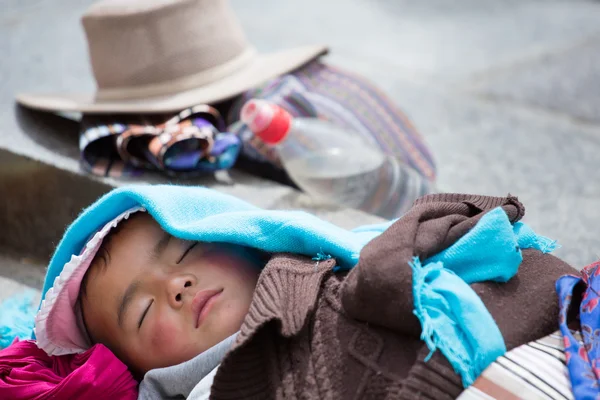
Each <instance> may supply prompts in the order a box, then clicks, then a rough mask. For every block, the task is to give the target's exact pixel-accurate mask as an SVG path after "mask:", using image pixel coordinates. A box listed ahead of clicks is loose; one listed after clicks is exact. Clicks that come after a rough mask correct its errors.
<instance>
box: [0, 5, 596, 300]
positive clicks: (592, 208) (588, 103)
mask: <svg viewBox="0 0 600 400" xmlns="http://www.w3.org/2000/svg"><path fill="white" fill-rule="evenodd" d="M90 3H91V1H90V0H85V1H82V0H52V1H50V0H4V1H3V2H2V12H1V13H0V54H3V55H4V57H3V61H2V62H0V190H1V189H4V192H2V193H0V210H4V209H6V210H8V209H9V208H8V207H7V206H6V204H8V203H9V200H8V198H10V193H7V192H13V186H12V185H17V184H18V182H19V181H25V180H27V179H30V180H31V182H39V183H42V182H51V184H50V183H46V184H45V185H40V187H38V186H37V185H34V184H29V185H26V187H28V188H29V189H28V190H27V191H26V193H24V192H25V191H24V190H23V189H21V191H20V192H19V191H16V190H15V193H19V195H20V196H22V197H23V198H26V199H30V202H27V201H25V202H23V203H22V204H21V207H20V208H19V207H17V209H18V210H19V211H18V212H19V213H20V214H19V215H29V217H28V218H30V219H31V221H30V222H28V223H27V226H26V227H25V232H21V236H19V237H20V238H22V237H28V236H27V235H29V238H30V240H31V243H36V244H40V246H41V248H44V247H43V245H44V243H46V246H48V243H51V244H54V243H53V241H55V240H56V237H57V236H58V235H59V234H60V233H59V232H60V231H61V230H62V229H64V224H66V223H67V221H68V220H69V219H70V218H72V217H73V215H75V214H76V212H77V210H78V209H79V208H80V207H82V206H83V205H84V204H86V203H87V202H88V201H89V199H90V198H93V197H94V196H96V194H97V193H100V192H102V191H105V190H107V189H108V188H109V187H110V186H113V185H118V184H122V182H114V181H111V180H108V179H107V180H98V179H93V178H89V177H84V176H81V172H80V170H79V166H78V162H77V157H78V155H77V126H76V124H74V123H71V122H69V121H64V120H59V119H58V118H56V117H54V116H51V115H46V114H43V113H38V112H32V111H29V110H24V109H19V108H15V107H14V104H13V94H14V93H15V92H16V91H34V90H38V91H44V90H46V91H92V90H93V88H94V84H93V81H92V78H91V74H90V69H89V66H88V64H87V59H86V49H85V42H84V38H83V34H82V30H81V28H80V26H79V22H78V18H79V16H80V15H81V13H82V12H83V10H84V9H85V8H86V7H87V5H88V4H90ZM232 4H233V6H234V8H235V10H236V11H237V13H238V15H239V17H240V19H241V21H242V23H243V25H244V27H245V28H246V31H247V34H248V36H249V38H250V39H251V41H252V42H253V43H255V45H256V46H257V47H258V48H259V49H260V50H263V51H269V50H276V49H280V48H284V47H289V46H292V45H296V44H306V43H315V42H323V43H327V44H329V45H330V46H331V54H330V55H329V56H328V60H329V62H331V63H334V64H336V65H339V66H343V67H346V68H347V69H350V70H354V71H356V72H359V73H362V74H364V75H366V76H367V77H369V78H370V79H372V80H373V81H375V82H377V83H378V84H379V85H381V87H382V88H383V89H384V90H385V91H386V92H387V93H388V94H389V95H390V96H391V97H392V98H393V99H394V100H395V101H396V102H397V103H398V104H399V105H400V107H402V108H403V109H404V110H405V111H406V112H407V114H408V115H409V116H410V117H411V118H412V120H413V122H414V123H415V125H416V126H417V128H418V129H419V130H420V131H421V132H422V133H423V135H424V136H425V138H426V141H427V143H428V144H429V145H430V146H431V148H432V151H433V154H434V156H435V157H436V160H437V165H438V170H439V179H438V188H439V190H443V191H466V192H477V193H485V194H497V195H504V194H506V193H508V192H511V193H513V194H516V195H518V196H519V197H520V198H521V199H522V200H523V202H524V203H525V205H526V206H527V215H526V221H527V222H528V223H529V224H530V225H532V226H533V227H534V228H535V229H536V230H537V231H538V232H539V233H542V234H545V235H547V236H550V237H552V238H554V239H557V240H559V242H560V243H561V244H562V245H563V248H562V249H560V250H559V252H558V254H559V255H560V256H562V257H564V258H565V259H566V260H567V261H569V262H570V263H572V264H573V265H574V266H583V265H584V264H586V263H589V262H591V261H593V260H594V259H596V258H597V257H598V255H600V249H599V250H596V248H598V245H597V244H596V242H597V240H596V237H597V236H600V223H599V222H600V207H597V206H596V203H597V202H596V201H595V200H596V198H597V197H599V196H600V185H598V184H597V183H596V180H597V178H598V175H599V174H598V172H597V168H596V165H597V164H598V163H597V162H596V160H597V159H598V157H597V156H596V154H600V114H599V113H598V111H600V52H599V51H598V50H600V24H599V23H598V21H599V20H600V2H598V1H591V0H589V1H584V0H561V1H552V0H502V1H500V0H455V1H448V0H423V1H420V2H414V1H408V0H372V1H365V0H327V1H317V0H302V1H300V0H287V1H277V0H259V1H248V0H232ZM8 153H14V154H18V155H21V156H23V157H25V158H20V157H15V156H11V157H10V160H12V161H11V162H10V163H9V162H7V161H6V160H7V159H9V157H8V155H7V154H8ZM28 159H34V160H38V162H33V161H28ZM3 160H4V161H3ZM32 177H34V178H35V180H33V179H34V178H32ZM50 177H51V178H50ZM234 178H235V181H236V184H234V185H227V184H224V183H220V182H216V181H214V180H196V181H193V182H187V183H201V184H208V185H209V186H213V187H216V188H218V189H219V190H223V191H226V192H228V193H232V194H235V195H238V196H240V197H242V198H245V199H246V200H248V201H250V202H253V203H255V204H257V205H260V206H263V207H270V208H286V207H287V208H289V207H294V208H305V209H308V210H311V211H314V212H316V213H317V214H319V215H321V216H322V217H323V218H326V219H329V220H331V221H333V222H335V223H338V224H341V225H343V226H347V227H352V226H356V225H359V224H361V223H365V222H369V221H374V220H375V218H373V217H370V216H367V215H365V214H362V213H359V212H355V211H349V210H342V209H338V208H331V207H329V208H326V207H324V206H323V205H319V204H315V203H313V202H312V201H311V200H309V199H307V198H306V197H305V196H303V195H300V194H298V193H297V192H294V191H292V190H291V189H289V188H286V187H281V186H279V185H276V184H273V183H270V182H266V181H263V180H260V179H257V178H253V177H251V176H248V175H245V174H239V173H236V174H235V175H234ZM2 179H4V180H5V182H6V181H10V182H11V184H10V185H8V184H6V183H3V182H2ZM149 180H150V181H154V182H155V181H164V178H160V177H150V178H149ZM15 182H17V183H15ZM73 185H77V186H76V187H74V186H73ZM82 185H86V186H85V189H77V188H79V187H83V186H82ZM7 188H10V190H8V189H7ZM57 188H58V189H57ZM59 194H62V196H60V197H59ZM68 196H71V197H70V198H71V200H65V199H66V198H67V197H68ZM62 201H67V202H68V203H69V205H68V206H67V207H66V208H65V209H64V210H62V212H61V213H58V214H59V215H54V216H52V218H49V219H50V220H51V221H50V222H51V224H49V228H48V229H49V230H50V231H49V232H50V233H49V234H43V233H42V232H43V229H40V226H43V224H41V223H40V222H39V221H44V220H45V218H46V217H47V216H48V212H49V211H48V210H53V209H55V208H53V207H61V204H62ZM14 202H15V200H14V198H13V200H12V201H11V204H13V208H12V210H14V209H15V208H14ZM31 204H34V206H31ZM49 204H50V205H52V206H48V205H49ZM54 205H55V206H54ZM30 209H33V211H31V213H30V212H28V210H30ZM31 214H35V215H34V216H31ZM0 223H2V224H4V226H5V227H7V226H8V228H5V230H4V231H5V232H10V231H12V230H15V231H19V229H22V227H21V228H18V227H17V225H18V222H17V221H15V220H14V219H10V218H9V216H8V215H6V213H4V215H3V214H2V213H0ZM27 229H29V233H27ZM49 237H50V238H52V239H51V240H50V239H49ZM7 238H8V239H7ZM3 239H4V243H3V242H2V240H3ZM7 243H10V244H11V245H10V246H7ZM19 243H21V241H20V240H17V239H16V236H12V235H6V234H5V235H2V234H0V249H1V248H2V246H3V245H4V248H6V247H11V248H12V247H13V246H15V245H18V244H19ZM30 247H34V248H38V246H37V245H35V246H30ZM21 248H23V249H25V250H23V251H24V252H26V251H29V250H27V248H28V246H26V245H24V246H21ZM44 251H46V250H44ZM44 251H39V253H44ZM0 252H1V250H0ZM26 255H27V254H20V255H14V256H11V257H12V258H11V260H13V261H11V262H10V263H9V262H4V263H3V262H2V260H1V259H0V271H2V270H3V269H4V270H5V271H8V270H9V268H8V267H6V268H4V267H2V265H8V264H11V265H13V267H12V268H14V265H15V263H17V264H19V265H22V268H24V269H27V268H30V269H36V268H37V269H38V270H39V267H35V265H39V264H43V263H44V262H45V261H44V259H45V258H46V257H47V256H48V255H47V254H45V253H44V254H36V257H37V258H35V259H36V260H37V261H35V262H27V261H23V257H25V260H27V259H28V258H27V257H26ZM15 260H16V261H15ZM0 275H2V276H3V277H6V276H10V273H8V272H2V273H0ZM26 275H27V274H26ZM34 275H35V274H34ZM15 280H21V281H24V280H23V279H21V278H19V277H15ZM3 282H6V280H1V281H0V292H2V286H3V285H5V284H3ZM30 282H33V281H30Z"/></svg>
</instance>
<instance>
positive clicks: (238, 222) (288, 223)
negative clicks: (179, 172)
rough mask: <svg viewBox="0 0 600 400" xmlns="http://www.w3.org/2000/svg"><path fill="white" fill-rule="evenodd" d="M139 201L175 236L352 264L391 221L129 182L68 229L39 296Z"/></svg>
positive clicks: (195, 189)
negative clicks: (343, 220)
mask: <svg viewBox="0 0 600 400" xmlns="http://www.w3.org/2000/svg"><path fill="white" fill-rule="evenodd" d="M139 205H141V206H143V207H145V208H146V210H147V211H148V212H149V213H150V214H151V215H152V216H153V217H154V219H156V220H157V221H158V223H159V224H160V225H161V226H162V227H163V229H165V230H166V231H167V232H168V233H170V234H172V235H173V236H175V237H178V238H182V239H186V240H198V241H202V242H223V243H231V244H236V245H243V246H247V247H252V248H256V249H260V250H263V251H266V252H272V253H284V252H289V253H297V254H303V255H307V256H317V255H318V254H326V255H329V256H332V257H335V258H336V260H337V262H338V263H339V265H340V266H342V267H346V268H351V267H353V266H354V265H355V264H356V263H357V262H358V257H359V253H360V250H361V249H362V247H363V246H364V245H365V244H366V243H367V242H369V241H370V240H371V239H373V238H374V237H375V236H377V235H378V234H379V233H381V232H382V230H384V228H385V227H386V226H389V224H391V222H390V223H388V224H384V225H377V226H374V227H373V228H372V229H366V230H361V231H360V232H351V231H348V230H346V229H342V228H340V227H337V226H335V225H333V224H330V223H328V222H325V221H323V220H321V219H319V218H317V217H315V216H314V215H311V214H308V213H305V212H300V211H270V210H263V209H260V208H258V207H255V206H253V205H250V204H248V203H246V202H244V201H242V200H240V199H238V198H235V197H232V196H229V195H226V194H223V193H220V192H217V191H214V190H211V189H206V188H203V187H197V186H172V185H152V186H150V185H133V186H127V187H123V188H120V189H116V190H113V191H111V192H110V193H108V194H106V195H105V196H103V197H102V198H100V199H99V200H98V201H96V202H95V203H94V204H93V205H91V206H90V207H88V208H87V209H86V210H85V211H84V212H83V213H82V214H81V215H80V216H79V217H78V218H77V219H76V220H75V221H74V222H73V224H71V226H70V227H69V228H68V229H67V231H66V233H65V235H64V236H63V238H62V240H61V242H60V243H59V245H58V247H57V249H56V252H55V253H54V256H53V257H52V260H51V261H50V266H49V267H48V272H47V273H46V279H45V281H44V287H43V290H42V298H44V296H45V295H46V292H47V291H48V289H50V288H51V287H52V285H53V283H54V279H56V277H57V276H58V275H59V274H60V272H61V271H62V268H63V266H64V265H65V263H67V262H68V261H69V260H70V259H71V256H72V255H73V254H79V252H80V251H81V249H82V248H83V246H84V245H85V243H86V240H87V238H89V237H90V236H91V235H92V234H93V233H94V232H96V231H97V230H98V229H100V228H101V227H102V226H104V224H106V223H107V222H108V221H110V220H112V219H113V218H115V217H116V216H117V215H119V214H120V213H122V212H124V211H126V210H128V209H130V208H132V207H134V206H139Z"/></svg>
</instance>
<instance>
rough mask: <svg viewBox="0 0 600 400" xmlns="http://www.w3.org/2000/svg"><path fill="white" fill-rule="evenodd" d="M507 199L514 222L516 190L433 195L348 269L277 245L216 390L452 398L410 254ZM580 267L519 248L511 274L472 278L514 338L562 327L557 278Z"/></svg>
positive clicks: (437, 243) (439, 245)
mask: <svg viewBox="0 0 600 400" xmlns="http://www.w3.org/2000/svg"><path fill="white" fill-rule="evenodd" d="M497 206H501V207H502V208H503V209H504V210H505V211H506V213H507V215H508V217H509V219H510V220H511V221H512V222H515V221H517V220H519V219H520V218H521V217H522V216H523V214H524V208H523V206H522V205H521V203H519V202H518V200H517V199H516V198H515V197H510V196H509V197H507V198H494V197H483V196H469V195H431V196H426V197H424V198H422V199H420V200H418V201H417V202H416V203H415V205H414V206H413V208H412V209H411V210H410V211H409V212H408V213H407V214H406V215H405V216H404V217H403V218H401V219H400V220H399V221H398V222H396V223H395V224H393V225H392V226H391V227H390V228H389V229H388V230H386V231H385V232H384V233H383V234H381V235H380V236H378V237H377V238H375V239H374V240H373V241H371V242H370V243H369V244H367V245H366V246H365V248H364V249H363V251H362V252H361V255H360V261H359V263H358V265H357V266H356V267H354V268H353V269H352V270H351V271H350V272H349V273H347V274H346V273H337V274H336V273H333V272H332V268H333V267H334V266H335V260H333V259H331V260H327V261H321V262H315V261H312V260H311V259H310V258H307V257H302V256H295V255H276V256H274V257H273V258H272V260H271V261H270V262H269V263H268V265H267V266H266V267H265V269H264V271H263V272H262V274H261V276H260V278H259V281H258V285H257V288H256V292H255V295H254V299H253V302H252V304H251V307H250V311H249V313H248V316H247V317H246V319H245V322H244V324H243V326H242V328H241V331H240V334H239V335H238V338H237V340H236V344H235V345H234V347H233V349H232V350H231V351H230V353H229V354H228V355H227V356H226V357H225V359H224V360H223V362H222V364H221V366H220V368H219V370H218V372H217V374H216V376H215V380H214V382H213V386H212V391H211V398H212V399H298V398H303V399H432V400H433V399H435V400H443V399H454V398H456V397H457V396H458V395H459V394H460V392H461V391H462V386H461V380H460V377H459V376H458V375H456V374H455V373H454V371H453V369H452V367H451V366H450V364H449V363H448V361H447V360H446V359H445V358H444V356H443V355H442V354H440V352H436V353H435V354H434V356H433V357H432V358H431V359H430V360H429V361H428V362H424V358H425V357H426V356H427V355H428V354H429V350H428V349H427V347H426V346H425V345H424V343H423V342H422V341H421V340H420V338H419V337H420V333H421V327H420V324H419V321H418V319H417V318H416V317H415V316H414V314H413V299H412V274H411V268H410V267H409V265H408V263H409V261H410V260H411V259H412V257H413V256H419V257H420V258H421V259H425V258H427V257H429V256H431V255H433V254H436V253H438V252H439V251H441V250H443V249H445V248H446V247H448V246H450V245H452V244H453V243H454V242H455V241H456V240H458V239H459V238H460V237H461V236H462V235H464V234H465V233H466V232H468V231H469V230H470V229H471V228H472V227H473V226H474V225H475V224H476V223H477V221H478V220H479V219H480V218H481V216H482V215H483V214H484V213H485V212H486V211H489V210H491V209H493V208H495V207H497ZM573 272H574V270H573V269H572V268H570V267H569V266H568V265H567V264H565V263H564V262H562V261H561V260H559V259H557V258H556V257H554V256H552V255H549V254H542V253H540V252H538V251H536V250H525V251H523V263H522V265H521V267H520V270H519V273H518V275H517V276H516V277H514V278H513V279H511V280H510V281H509V282H508V283H506V284H498V283H495V282H494V283H492V282H488V283H477V284H474V285H472V287H473V289H474V290H475V292H476V293H477V294H478V295H479V296H480V297H481V299H482V300H483V302H484V303H485V305H486V307H487V308H488V310H489V311H490V313H491V314H492V316H493V317H494V319H495V320H496V323H497V324H498V326H499V328H500V330H501V332H502V334H503V336H504V340H505V343H506V346H507V348H508V349H512V348H514V347H516V346H518V345H520V344H523V343H526V342H529V341H531V340H534V339H536V338H539V337H542V336H545V335H547V334H550V333H551V332H553V331H555V330H556V326H557V316H558V306H557V299H556V295H555V292H554V282H555V280H556V279H557V278H558V277H559V276H561V275H563V274H565V273H573Z"/></svg>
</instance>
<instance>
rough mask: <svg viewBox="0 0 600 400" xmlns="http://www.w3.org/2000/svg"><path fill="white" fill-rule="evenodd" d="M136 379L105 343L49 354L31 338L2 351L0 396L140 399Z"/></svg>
mask: <svg viewBox="0 0 600 400" xmlns="http://www.w3.org/2000/svg"><path fill="white" fill-rule="evenodd" d="M137 395H138V388H137V382H136V381H135V379H133V376H132V375H131V373H130V372H129V370H128V369H127V367H126V366H125V364H123V363H122V362H121V361H119V360H118V359H117V357H116V356H115V355H114V354H112V353H111V352H110V350H108V349H107V348H106V347H104V346H103V345H100V344H98V345H95V346H94V347H92V348H91V349H89V350H87V351H86V352H85V353H81V354H69V355H65V356H57V357H54V356H48V355H47V354H46V353H45V352H44V351H43V350H41V349H39V348H38V347H37V346H36V344H35V342H34V341H32V340H24V341H18V340H15V342H14V343H13V344H12V345H11V346H9V347H7V348H6V349H4V350H1V351H0V399H15V400H19V399H23V400H25V399H35V400H41V399H53V400H58V399H100V398H102V399H111V400H118V399H124V400H135V399H137Z"/></svg>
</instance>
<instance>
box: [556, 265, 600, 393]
mask: <svg viewBox="0 0 600 400" xmlns="http://www.w3.org/2000/svg"><path fill="white" fill-rule="evenodd" d="M577 285H582V286H583V288H584V292H583V297H582V299H581V303H580V304H573V306H577V307H578V308H579V320H580V325H581V332H580V333H581V337H582V338H583V343H580V342H578V341H577V339H576V338H575V337H574V336H573V334H572V333H571V331H570V329H569V327H568V323H569V322H570V321H567V314H568V311H569V307H571V302H572V300H573V291H574V289H575V287H576V286H577ZM556 291H557V292H558V304H559V306H560V312H559V321H558V322H559V326H560V331H561V333H562V335H563V341H564V345H565V357H566V359H567V368H568V369H569V378H570V379H571V387H572V389H573V396H574V397H575V399H577V400H584V399H598V398H600V307H598V303H599V302H600V294H599V293H600V261H598V262H595V263H593V264H590V265H588V266H587V267H585V268H584V269H582V270H581V277H578V276H574V275H565V276H563V277H561V278H560V279H559V280H558V281H557V282H556Z"/></svg>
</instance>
